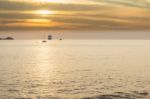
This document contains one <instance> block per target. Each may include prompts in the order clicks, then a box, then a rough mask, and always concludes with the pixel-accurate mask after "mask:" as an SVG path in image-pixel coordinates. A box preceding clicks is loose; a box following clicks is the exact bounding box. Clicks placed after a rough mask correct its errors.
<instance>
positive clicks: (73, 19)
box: [0, 0, 150, 30]
mask: <svg viewBox="0 0 150 99" xmlns="http://www.w3.org/2000/svg"><path fill="white" fill-rule="evenodd" d="M31 1H32V0H29V1H27V0H26V2H24V1H21V0H1V1H0V12H1V13H0V30H27V29H29V30H37V29H39V30H44V29H47V30H150V0H83V1H82V0H76V1H74V2H71V3H69V2H63V3H59V2H45V3H44V2H35V1H34V2H31ZM80 2H81V3H80ZM43 9H44V10H48V11H54V12H56V13H52V14H50V15H40V14H36V13H34V12H35V11H38V10H43Z"/></svg>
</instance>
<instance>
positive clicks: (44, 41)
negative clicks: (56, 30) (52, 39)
mask: <svg viewBox="0 0 150 99" xmlns="http://www.w3.org/2000/svg"><path fill="white" fill-rule="evenodd" d="M45 37H46V33H44V35H43V38H44V40H43V41H42V43H47V41H46V39H45Z"/></svg>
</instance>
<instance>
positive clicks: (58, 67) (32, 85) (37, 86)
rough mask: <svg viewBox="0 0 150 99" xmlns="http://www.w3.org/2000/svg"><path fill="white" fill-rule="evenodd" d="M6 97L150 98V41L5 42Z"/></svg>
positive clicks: (0, 64)
mask: <svg viewBox="0 0 150 99" xmlns="http://www.w3.org/2000/svg"><path fill="white" fill-rule="evenodd" d="M0 99H150V40H95V39H86V40H69V39H68V40H50V41H47V43H42V40H10V41H9V40H8V41H7V40H1V41H0Z"/></svg>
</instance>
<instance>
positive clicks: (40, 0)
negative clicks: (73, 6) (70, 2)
mask: <svg viewBox="0 0 150 99" xmlns="http://www.w3.org/2000/svg"><path fill="white" fill-rule="evenodd" d="M33 1H35V2H41V3H44V2H45V3H46V2H56V3H60V2H64V1H65V0H33Z"/></svg>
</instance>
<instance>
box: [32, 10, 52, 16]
mask: <svg viewBox="0 0 150 99" xmlns="http://www.w3.org/2000/svg"><path fill="white" fill-rule="evenodd" d="M35 14H40V15H51V14H54V11H49V10H39V11H35Z"/></svg>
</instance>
